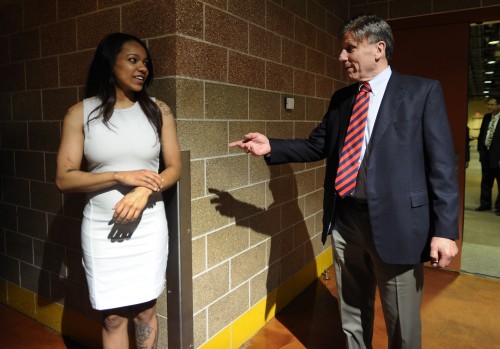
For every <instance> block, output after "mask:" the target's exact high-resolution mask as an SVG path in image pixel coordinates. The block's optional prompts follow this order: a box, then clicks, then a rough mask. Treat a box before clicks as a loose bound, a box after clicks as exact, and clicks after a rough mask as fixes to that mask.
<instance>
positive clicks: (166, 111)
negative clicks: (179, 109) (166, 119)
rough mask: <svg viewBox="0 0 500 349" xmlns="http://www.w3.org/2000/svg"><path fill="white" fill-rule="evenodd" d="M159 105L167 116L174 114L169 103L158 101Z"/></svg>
mask: <svg viewBox="0 0 500 349" xmlns="http://www.w3.org/2000/svg"><path fill="white" fill-rule="evenodd" d="M158 107H159V108H160V110H161V112H162V113H163V114H164V115H165V116H173V115H174V114H173V113H172V109H170V108H169V106H168V105H166V104H165V103H163V102H158Z"/></svg>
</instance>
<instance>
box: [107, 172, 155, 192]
mask: <svg viewBox="0 0 500 349" xmlns="http://www.w3.org/2000/svg"><path fill="white" fill-rule="evenodd" d="M115 179H116V181H117V182H118V183H120V184H123V185H127V186H131V187H144V188H147V189H149V190H151V191H153V192H158V191H160V190H161V189H162V186H163V179H162V178H161V176H160V175H159V174H158V173H156V172H154V171H150V170H136V171H122V172H115Z"/></svg>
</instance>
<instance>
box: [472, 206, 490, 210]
mask: <svg viewBox="0 0 500 349" xmlns="http://www.w3.org/2000/svg"><path fill="white" fill-rule="evenodd" d="M489 210H491V207H487V206H479V207H476V208H475V209H474V211H489Z"/></svg>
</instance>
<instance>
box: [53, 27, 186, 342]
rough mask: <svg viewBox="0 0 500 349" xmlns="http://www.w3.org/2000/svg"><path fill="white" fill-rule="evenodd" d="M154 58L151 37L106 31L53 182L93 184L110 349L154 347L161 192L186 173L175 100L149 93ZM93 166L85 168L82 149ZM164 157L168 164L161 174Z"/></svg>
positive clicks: (92, 263)
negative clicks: (132, 335) (132, 343)
mask: <svg viewBox="0 0 500 349" xmlns="http://www.w3.org/2000/svg"><path fill="white" fill-rule="evenodd" d="M152 79H153V66H152V63H151V57H150V54H149V51H148V49H147V47H146V45H145V44H144V43H143V42H142V41H141V40H140V39H138V38H136V37H134V36H132V35H129V34H124V33H113V34H110V35H108V36H106V37H105V38H104V39H103V40H102V41H101V42H100V44H99V45H98V47H97V49H96V52H95V56H94V59H93V61H92V64H91V66H90V69H89V74H88V78H87V86H86V98H85V99H84V100H83V101H81V102H79V103H77V104H75V105H74V106H72V107H71V108H69V110H68V112H67V114H66V116H65V118H64V122H63V130H62V136H61V144H60V148H59V152H58V155H57V176H56V184H57V186H58V188H59V189H60V190H61V191H63V192H86V193H87V201H86V205H85V209H84V212H83V221H82V230H81V239H82V251H83V266H84V269H85V273H86V277H87V283H88V287H89V298H90V301H91V304H92V306H93V307H94V308H95V309H98V310H100V311H101V313H102V315H103V320H102V325H103V328H102V341H103V347H104V348H128V347H129V343H128V342H129V339H128V338H129V336H128V331H127V328H128V322H129V320H130V321H133V323H134V325H135V340H136V347H137V348H156V347H157V341H158V321H157V317H156V299H157V298H158V296H159V295H160V294H161V293H162V291H163V289H164V287H165V270H166V263H167V256H168V228H167V221H166V217H165V211H164V205H163V201H162V195H161V191H163V190H165V189H167V188H169V187H171V186H172V185H174V184H175V183H176V182H177V181H178V179H179V177H180V173H181V164H180V151H179V146H178V143H177V135H176V125H175V120H174V116H173V114H172V112H171V110H170V108H169V107H168V106H167V105H166V104H165V103H163V102H162V101H159V100H155V99H153V98H151V97H149V96H148V94H147V91H146V87H148V86H149V84H150V83H151V81H152ZM84 156H85V159H86V160H87V163H88V169H81V165H82V161H83V157H84ZM160 156H161V160H163V163H164V167H165V169H164V170H163V171H161V172H160V173H159V168H160V165H159V163H160Z"/></svg>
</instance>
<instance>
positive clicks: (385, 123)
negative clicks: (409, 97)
mask: <svg viewBox="0 0 500 349" xmlns="http://www.w3.org/2000/svg"><path fill="white" fill-rule="evenodd" d="M407 89H408V86H406V85H404V84H403V83H402V82H401V79H400V78H399V74H398V73H397V72H395V71H393V72H392V75H391V77H390V79H389V82H388V83H387V87H386V89H385V93H384V98H383V99H382V103H381V104H380V109H379V111H378V114H377V119H376V120H375V125H374V127H373V133H372V136H371V139H370V148H371V147H373V146H375V144H376V143H377V142H378V141H379V140H380V139H381V138H382V136H383V135H384V133H385V131H386V130H387V128H388V127H389V125H390V124H391V123H392V121H393V120H394V116H395V115H397V111H398V109H399V106H400V105H401V103H402V102H403V97H404V95H405V93H406V91H407Z"/></svg>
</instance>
